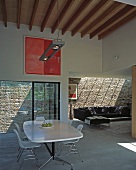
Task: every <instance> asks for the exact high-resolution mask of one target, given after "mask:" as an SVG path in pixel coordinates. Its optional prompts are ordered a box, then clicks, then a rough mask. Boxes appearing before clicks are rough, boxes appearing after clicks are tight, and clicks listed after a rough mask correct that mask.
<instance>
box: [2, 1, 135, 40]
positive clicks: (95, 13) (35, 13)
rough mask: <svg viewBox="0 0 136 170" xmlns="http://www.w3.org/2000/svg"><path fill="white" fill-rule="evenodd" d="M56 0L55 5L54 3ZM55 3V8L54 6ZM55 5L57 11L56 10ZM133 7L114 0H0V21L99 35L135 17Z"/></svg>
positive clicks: (6, 25)
mask: <svg viewBox="0 0 136 170" xmlns="http://www.w3.org/2000/svg"><path fill="white" fill-rule="evenodd" d="M58 3H59V5H58ZM56 6H57V8H56ZM56 9H57V11H56ZM135 11H136V7H135V6H132V5H128V4H126V3H121V2H117V1H115V0H28V1H26V0H24V1H23V0H0V21H2V22H1V24H3V25H4V27H8V22H10V23H11V22H12V23H15V24H16V27H17V28H18V29H20V27H21V24H24V25H27V28H29V30H30V31H31V30H32V28H33V26H37V27H39V29H40V30H41V32H43V31H44V29H45V28H49V29H50V30H51V33H52V34H53V33H54V32H55V31H56V29H57V30H59V33H60V32H62V36H63V35H64V34H65V33H66V32H67V31H69V32H71V35H72V36H75V35H76V33H78V34H81V38H83V37H84V36H85V35H90V38H92V37H94V36H98V39H102V38H104V37H105V36H107V35H110V34H111V33H112V32H113V31H114V30H117V29H118V28H120V27H121V26H122V25H124V24H125V23H127V22H129V21H131V20H133V19H134V18H135Z"/></svg>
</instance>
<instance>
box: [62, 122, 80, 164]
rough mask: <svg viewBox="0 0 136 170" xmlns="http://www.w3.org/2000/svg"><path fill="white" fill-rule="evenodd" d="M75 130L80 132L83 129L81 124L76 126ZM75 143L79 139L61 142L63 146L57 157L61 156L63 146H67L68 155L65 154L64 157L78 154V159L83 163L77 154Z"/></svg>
mask: <svg viewBox="0 0 136 170" xmlns="http://www.w3.org/2000/svg"><path fill="white" fill-rule="evenodd" d="M77 129H78V130H79V131H80V132H81V131H82V129H83V125H82V124H80V125H78V126H77ZM77 142H79V139H74V140H68V141H64V142H62V144H63V146H62V148H61V150H60V153H59V155H60V154H61V152H62V149H63V147H64V146H68V147H69V151H68V153H67V155H66V156H68V155H69V154H72V153H74V154H78V155H79V157H80V159H81V161H82V162H83V160H82V158H81V156H80V154H79V152H78V149H77V147H76V143H77Z"/></svg>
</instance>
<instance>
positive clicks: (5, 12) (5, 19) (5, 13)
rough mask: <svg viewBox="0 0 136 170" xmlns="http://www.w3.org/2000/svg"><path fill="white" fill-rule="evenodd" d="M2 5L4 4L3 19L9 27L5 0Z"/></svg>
mask: <svg viewBox="0 0 136 170" xmlns="http://www.w3.org/2000/svg"><path fill="white" fill-rule="evenodd" d="M2 6H3V21H4V25H5V27H7V9H6V2H5V0H2Z"/></svg>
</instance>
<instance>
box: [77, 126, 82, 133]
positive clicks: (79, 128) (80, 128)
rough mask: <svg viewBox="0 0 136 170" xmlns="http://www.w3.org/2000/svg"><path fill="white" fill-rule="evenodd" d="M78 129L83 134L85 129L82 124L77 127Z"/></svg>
mask: <svg viewBox="0 0 136 170" xmlns="http://www.w3.org/2000/svg"><path fill="white" fill-rule="evenodd" d="M77 129H78V130H79V131H80V132H81V131H82V129H83V125H82V124H80V125H78V126H77Z"/></svg>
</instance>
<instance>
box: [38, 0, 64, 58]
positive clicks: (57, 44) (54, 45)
mask: <svg viewBox="0 0 136 170" xmlns="http://www.w3.org/2000/svg"><path fill="white" fill-rule="evenodd" d="M57 11H58V12H59V10H58V1H57ZM58 25H59V15H58ZM64 45H65V42H64V41H62V40H61V39H59V31H58V37H57V38H56V39H54V40H53V41H52V42H51V43H50V44H49V46H48V47H47V48H46V49H45V51H44V53H43V54H42V56H41V57H40V58H39V60H40V61H47V60H49V59H50V58H51V57H53V56H54V55H55V54H56V53H57V52H58V50H60V49H61V48H62V47H63V46H64ZM50 50H51V51H52V53H51V54H50V55H48V54H47V53H48V52H49V51H50ZM51 51H50V52H51Z"/></svg>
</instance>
